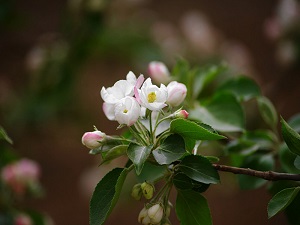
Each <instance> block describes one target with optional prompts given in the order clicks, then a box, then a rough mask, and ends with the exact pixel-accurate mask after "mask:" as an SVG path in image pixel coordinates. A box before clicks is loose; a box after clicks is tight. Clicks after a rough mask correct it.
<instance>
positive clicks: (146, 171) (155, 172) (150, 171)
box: [137, 161, 168, 183]
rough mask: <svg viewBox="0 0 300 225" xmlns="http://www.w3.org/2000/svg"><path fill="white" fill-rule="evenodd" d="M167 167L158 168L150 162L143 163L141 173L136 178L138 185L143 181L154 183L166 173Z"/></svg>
mask: <svg viewBox="0 0 300 225" xmlns="http://www.w3.org/2000/svg"><path fill="white" fill-rule="evenodd" d="M167 171H168V169H167V166H165V165H164V166H160V165H157V164H152V163H150V162H147V161H146V162H145V164H144V167H143V170H142V172H141V173H140V174H139V175H138V176H137V179H138V181H139V182H140V183H143V182H144V181H145V180H146V181H149V182H154V181H155V180H158V179H159V178H161V177H163V176H164V175H165V174H166V173H167Z"/></svg>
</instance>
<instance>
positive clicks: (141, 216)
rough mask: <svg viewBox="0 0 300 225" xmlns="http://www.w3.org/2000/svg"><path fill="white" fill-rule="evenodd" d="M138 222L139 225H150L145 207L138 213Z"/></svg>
mask: <svg viewBox="0 0 300 225" xmlns="http://www.w3.org/2000/svg"><path fill="white" fill-rule="evenodd" d="M138 222H139V223H142V224H146V225H148V224H150V218H149V216H148V209H146V207H144V208H143V209H142V211H141V212H140V214H139V217H138Z"/></svg>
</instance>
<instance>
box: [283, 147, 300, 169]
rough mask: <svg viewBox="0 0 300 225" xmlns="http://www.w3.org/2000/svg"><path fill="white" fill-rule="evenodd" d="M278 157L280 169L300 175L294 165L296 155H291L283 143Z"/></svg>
mask: <svg viewBox="0 0 300 225" xmlns="http://www.w3.org/2000/svg"><path fill="white" fill-rule="evenodd" d="M278 155H279V161H280V164H281V167H282V169H283V170H284V171H285V172H287V173H299V174H300V168H297V167H296V165H295V162H296V161H295V160H296V157H297V155H296V154H294V153H292V152H291V151H290V150H289V148H288V146H287V145H286V144H285V143H283V144H282V145H281V146H280V147H279V154H278ZM298 157H299V156H298Z"/></svg>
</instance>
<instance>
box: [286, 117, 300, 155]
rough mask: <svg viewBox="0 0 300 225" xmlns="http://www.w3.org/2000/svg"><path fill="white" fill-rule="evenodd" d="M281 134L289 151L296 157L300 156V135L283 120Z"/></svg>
mask: <svg viewBox="0 0 300 225" xmlns="http://www.w3.org/2000/svg"><path fill="white" fill-rule="evenodd" d="M281 124H282V127H281V132H282V136H283V139H284V141H285V143H286V144H287V146H288V147H289V149H290V150H291V151H292V152H293V153H295V154H296V155H300V135H299V134H298V133H297V132H296V131H295V130H294V129H293V128H291V127H290V126H289V125H288V124H287V122H285V120H284V119H283V118H281Z"/></svg>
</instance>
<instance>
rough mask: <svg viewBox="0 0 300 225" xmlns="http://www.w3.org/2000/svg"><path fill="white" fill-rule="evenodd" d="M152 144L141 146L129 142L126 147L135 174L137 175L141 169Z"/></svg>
mask: <svg viewBox="0 0 300 225" xmlns="http://www.w3.org/2000/svg"><path fill="white" fill-rule="evenodd" d="M151 149H152V145H150V146H141V145H137V144H134V143H131V144H130V145H129V146H128V149H127V155H128V158H129V159H130V160H131V161H132V163H133V164H134V167H135V171H136V174H137V175H139V174H140V173H141V171H142V169H143V166H144V163H145V162H146V160H147V159H148V157H149V155H150V153H151Z"/></svg>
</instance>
